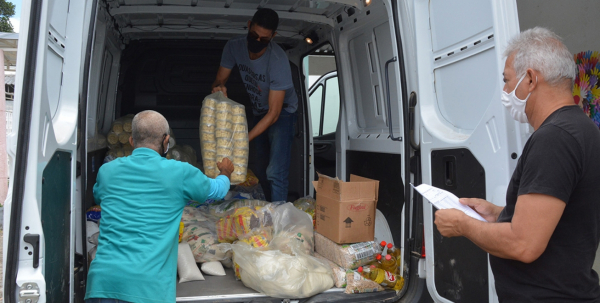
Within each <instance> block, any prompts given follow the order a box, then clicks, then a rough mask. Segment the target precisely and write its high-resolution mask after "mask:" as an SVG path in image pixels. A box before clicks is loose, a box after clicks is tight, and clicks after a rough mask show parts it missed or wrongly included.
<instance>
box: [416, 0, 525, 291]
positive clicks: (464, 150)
mask: <svg viewBox="0 0 600 303" xmlns="http://www.w3.org/2000/svg"><path fill="white" fill-rule="evenodd" d="M414 9H415V31H416V41H417V43H416V44H417V52H416V54H417V64H418V82H419V85H418V87H419V93H418V96H419V108H418V110H419V111H420V120H421V121H422V122H421V125H420V145H421V151H422V161H421V165H422V171H423V179H422V180H423V183H426V184H431V185H433V186H437V187H440V188H442V189H445V190H448V191H450V192H452V193H454V194H455V195H457V196H459V197H475V198H484V199H486V200H488V201H491V202H492V203H495V204H497V205H504V204H505V193H506V187H507V185H508V182H509V179H510V176H511V174H512V172H513V170H514V167H515V166H516V163H517V158H518V156H519V154H520V152H521V150H522V145H523V144H524V142H525V139H526V137H527V135H528V130H529V128H528V125H526V124H519V123H517V122H516V121H514V120H513V119H512V118H511V117H510V115H509V114H508V112H507V111H506V110H505V109H504V107H503V106H502V104H501V102H500V93H501V90H502V88H503V83H502V71H503V69H504V61H505V59H504V57H503V54H502V53H503V50H504V49H505V47H506V44H507V42H508V39H510V37H512V36H513V35H514V34H516V33H518V19H517V6H516V2H515V1H504V0H487V1H481V0H458V1H443V0H432V1H429V0H416V1H415V2H414ZM435 211H436V209H435V208H434V207H433V206H432V205H431V204H429V203H428V202H424V225H425V239H426V240H425V247H426V256H427V257H426V271H427V288H428V290H429V292H430V294H431V296H432V298H434V300H436V301H438V302H487V301H496V300H497V299H496V295H495V289H494V280H493V276H492V272H491V270H490V269H489V266H488V254H487V253H486V252H485V251H483V250H481V249H480V248H478V247H477V246H476V245H474V244H473V243H472V242H471V241H469V240H468V239H466V238H464V237H457V238H443V237H442V236H441V235H440V233H439V232H438V231H437V228H436V227H435V225H434V223H433V221H434V218H435Z"/></svg>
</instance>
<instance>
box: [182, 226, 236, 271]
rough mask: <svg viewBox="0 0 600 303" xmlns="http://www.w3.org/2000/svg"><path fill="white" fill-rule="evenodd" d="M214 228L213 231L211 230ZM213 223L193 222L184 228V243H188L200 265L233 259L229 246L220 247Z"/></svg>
mask: <svg viewBox="0 0 600 303" xmlns="http://www.w3.org/2000/svg"><path fill="white" fill-rule="evenodd" d="M211 227H212V229H211ZM213 229H214V223H213V221H205V224H202V222H193V223H189V224H188V225H185V226H184V229H183V236H182V243H183V241H186V242H188V243H189V246H190V248H191V250H192V254H193V255H194V259H195V260H196V262H198V263H203V262H211V261H222V260H226V259H231V251H230V249H229V247H228V246H225V245H220V244H219V242H217V238H216V236H215V231H214V230H213Z"/></svg>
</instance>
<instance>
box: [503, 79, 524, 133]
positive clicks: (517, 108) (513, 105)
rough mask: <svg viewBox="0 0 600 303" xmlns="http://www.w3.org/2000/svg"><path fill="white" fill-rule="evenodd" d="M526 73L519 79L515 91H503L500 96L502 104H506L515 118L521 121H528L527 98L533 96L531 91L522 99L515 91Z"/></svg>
mask: <svg viewBox="0 0 600 303" xmlns="http://www.w3.org/2000/svg"><path fill="white" fill-rule="evenodd" d="M526 75H527V74H524V75H523V77H521V80H519V82H518V83H517V86H515V89H513V91H512V92H511V93H510V94H509V93H507V92H505V91H502V96H501V97H500V99H501V100H502V104H504V106H505V107H506V108H507V109H508V111H510V115H511V116H512V117H513V119H515V120H517V121H519V122H521V123H527V115H526V114H525V105H526V103H527V99H529V96H531V93H529V95H527V97H525V99H523V100H521V99H519V98H518V97H517V95H516V94H515V92H516V91H517V87H519V84H521V81H523V79H525V76H526Z"/></svg>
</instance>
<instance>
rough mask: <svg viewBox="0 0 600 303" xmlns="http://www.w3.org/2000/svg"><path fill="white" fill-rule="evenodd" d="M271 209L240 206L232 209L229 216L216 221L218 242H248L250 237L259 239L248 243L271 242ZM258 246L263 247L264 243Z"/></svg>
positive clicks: (267, 207)
mask: <svg viewBox="0 0 600 303" xmlns="http://www.w3.org/2000/svg"><path fill="white" fill-rule="evenodd" d="M242 201H243V200H242ZM247 201H250V200H247ZM271 209H272V206H271V205H268V206H266V207H262V206H242V207H238V208H235V209H233V210H232V212H230V213H231V214H230V215H227V216H225V217H222V218H220V219H219V221H217V224H216V231H217V237H218V240H219V242H226V243H231V242H233V241H235V240H237V239H244V240H248V238H249V237H252V236H259V237H258V238H256V237H255V238H253V239H250V240H248V241H250V242H255V241H258V242H256V243H261V241H262V242H264V241H267V242H269V241H270V240H271V233H270V227H271V226H272V225H273V222H272V218H271ZM260 246H261V247H262V246H264V243H262V244H261V245H260Z"/></svg>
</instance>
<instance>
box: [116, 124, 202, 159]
mask: <svg viewBox="0 0 600 303" xmlns="http://www.w3.org/2000/svg"><path fill="white" fill-rule="evenodd" d="M132 121H133V115H127V116H123V117H121V118H118V119H116V120H115V121H113V123H112V125H111V127H110V132H109V133H108V134H107V135H106V141H107V142H108V148H109V150H108V151H107V152H106V157H105V162H110V161H112V160H114V159H116V158H121V157H127V156H129V155H131V153H132V152H133V146H131V144H130V143H129V137H131V129H132V128H131V123H132ZM169 135H170V136H169V151H168V152H167V159H174V160H177V161H181V162H187V163H190V164H192V165H194V166H197V158H196V150H195V149H194V148H193V147H191V146H189V145H177V141H176V140H175V136H174V135H173V130H172V129H169Z"/></svg>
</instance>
